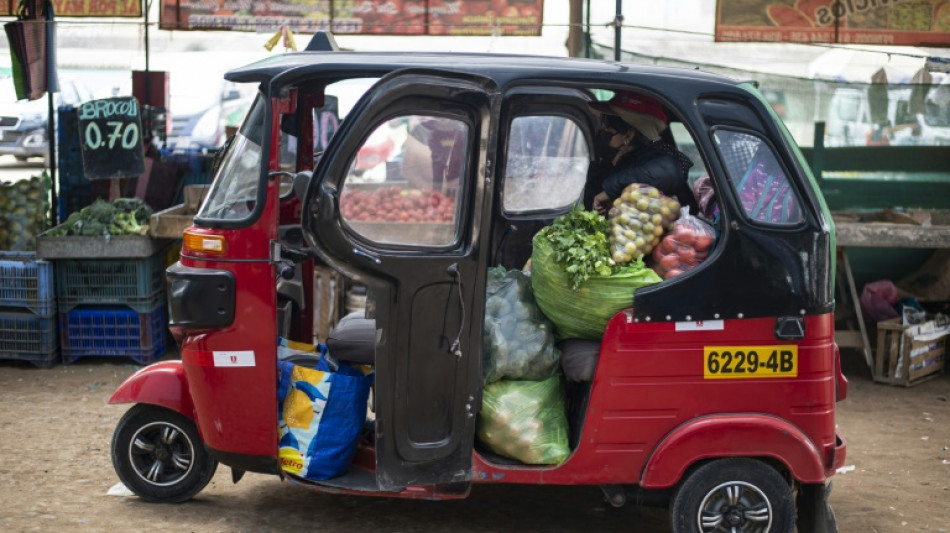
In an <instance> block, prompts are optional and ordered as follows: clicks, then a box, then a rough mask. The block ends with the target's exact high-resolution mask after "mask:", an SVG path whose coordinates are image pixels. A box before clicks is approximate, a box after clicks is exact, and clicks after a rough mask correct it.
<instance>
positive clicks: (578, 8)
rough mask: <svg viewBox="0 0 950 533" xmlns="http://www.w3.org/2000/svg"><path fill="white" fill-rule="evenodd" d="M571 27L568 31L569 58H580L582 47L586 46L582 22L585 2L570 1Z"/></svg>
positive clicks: (581, 0) (579, 0) (580, 0)
mask: <svg viewBox="0 0 950 533" xmlns="http://www.w3.org/2000/svg"><path fill="white" fill-rule="evenodd" d="M570 2H571V3H570V27H569V28H568V30H567V56H568V57H580V55H581V47H582V46H583V44H584V29H583V27H582V26H581V24H582V22H581V20H582V19H583V18H584V4H583V0H570Z"/></svg>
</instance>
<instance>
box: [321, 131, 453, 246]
mask: <svg viewBox="0 0 950 533" xmlns="http://www.w3.org/2000/svg"><path fill="white" fill-rule="evenodd" d="M470 139H471V127H470V125H469V124H468V122H467V121H465V120H463V119H462V118H461V117H448V116H433V115H400V116H396V117H394V118H391V119H389V120H386V121H384V122H382V123H380V124H378V125H377V126H376V128H375V129H374V130H373V131H372V132H371V133H370V134H369V136H367V137H366V139H364V141H363V143H362V145H361V146H360V148H359V150H358V151H357V152H356V154H355V156H354V157H353V159H352V161H351V162H350V165H349V170H348V172H347V174H346V177H345V178H344V181H343V188H342V192H341V195H340V210H341V213H342V219H343V222H344V223H345V225H346V227H347V228H348V229H349V230H350V231H352V232H353V233H355V234H356V235H358V236H359V237H360V238H362V239H364V240H366V241H368V242H371V243H373V244H381V245H384V246H397V247H403V246H409V247H417V246H422V247H440V248H441V247H445V246H449V245H452V244H453V243H454V242H455V241H456V239H457V234H458V221H459V203H460V202H459V199H460V192H461V190H462V189H463V186H462V184H463V180H464V178H465V175H466V173H467V168H468V159H469V150H470Z"/></svg>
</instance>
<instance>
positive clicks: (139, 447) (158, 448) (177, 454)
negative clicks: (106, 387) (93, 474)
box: [112, 404, 218, 503]
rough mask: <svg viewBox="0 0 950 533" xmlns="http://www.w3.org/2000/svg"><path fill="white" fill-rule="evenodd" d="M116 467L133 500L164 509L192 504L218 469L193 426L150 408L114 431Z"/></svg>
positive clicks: (133, 412) (133, 413) (139, 409)
mask: <svg viewBox="0 0 950 533" xmlns="http://www.w3.org/2000/svg"><path fill="white" fill-rule="evenodd" d="M112 465H113V467H115V473H116V474H117V475H118V476H119V479H120V480H122V483H124V484H125V486H126V487H128V488H129V490H131V491H132V492H133V493H134V494H135V495H137V496H138V497H140V498H142V499H143V500H146V501H150V502H161V503H179V502H183V501H186V500H189V499H191V498H192V497H194V495H195V494H198V492H200V491H201V489H203V488H205V486H206V485H207V484H208V482H209V481H211V477H212V476H214V472H215V470H216V469H217V468H218V462H217V461H216V460H215V459H214V458H213V457H212V456H211V454H209V453H208V451H207V450H206V449H205V447H204V445H203V444H202V442H201V438H200V437H199V436H198V428H197V427H196V426H195V424H194V422H192V421H191V420H190V419H188V418H187V417H185V416H183V415H182V414H180V413H177V412H175V411H172V410H170V409H165V408H164V407H158V406H155V405H147V404H139V405H136V406H135V407H132V408H131V409H129V410H128V411H127V412H126V413H125V415H124V416H123V417H122V419H121V420H120V421H119V424H118V425H117V426H116V428H115V432H114V433H113V434H112Z"/></svg>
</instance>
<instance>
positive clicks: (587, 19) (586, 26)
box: [584, 0, 590, 58]
mask: <svg viewBox="0 0 950 533" xmlns="http://www.w3.org/2000/svg"><path fill="white" fill-rule="evenodd" d="M584 57H587V58H589V57H590V0H587V13H586V14H585V18H584Z"/></svg>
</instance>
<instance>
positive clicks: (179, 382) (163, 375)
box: [109, 361, 195, 420]
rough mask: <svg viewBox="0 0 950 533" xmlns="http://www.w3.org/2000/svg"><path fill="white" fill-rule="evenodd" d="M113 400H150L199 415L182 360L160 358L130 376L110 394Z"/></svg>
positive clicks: (118, 401)
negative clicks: (163, 359)
mask: <svg viewBox="0 0 950 533" xmlns="http://www.w3.org/2000/svg"><path fill="white" fill-rule="evenodd" d="M109 403H111V404H115V403H147V404H151V405H157V406H159V407H164V408H166V409H171V410H172V411H175V412H178V413H181V414H182V415H184V416H186V417H188V418H189V419H191V420H194V419H195V406H194V403H193V402H192V400H191V394H190V393H189V392H188V382H187V380H186V379H185V369H184V367H182V365H181V361H160V362H158V363H155V364H152V365H149V366H147V367H145V368H142V369H141V370H139V371H138V372H136V373H134V374H132V375H131V376H129V377H128V378H127V379H126V380H125V381H123V382H122V384H121V385H119V388H118V389H116V390H115V392H113V393H112V396H111V397H109Z"/></svg>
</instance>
